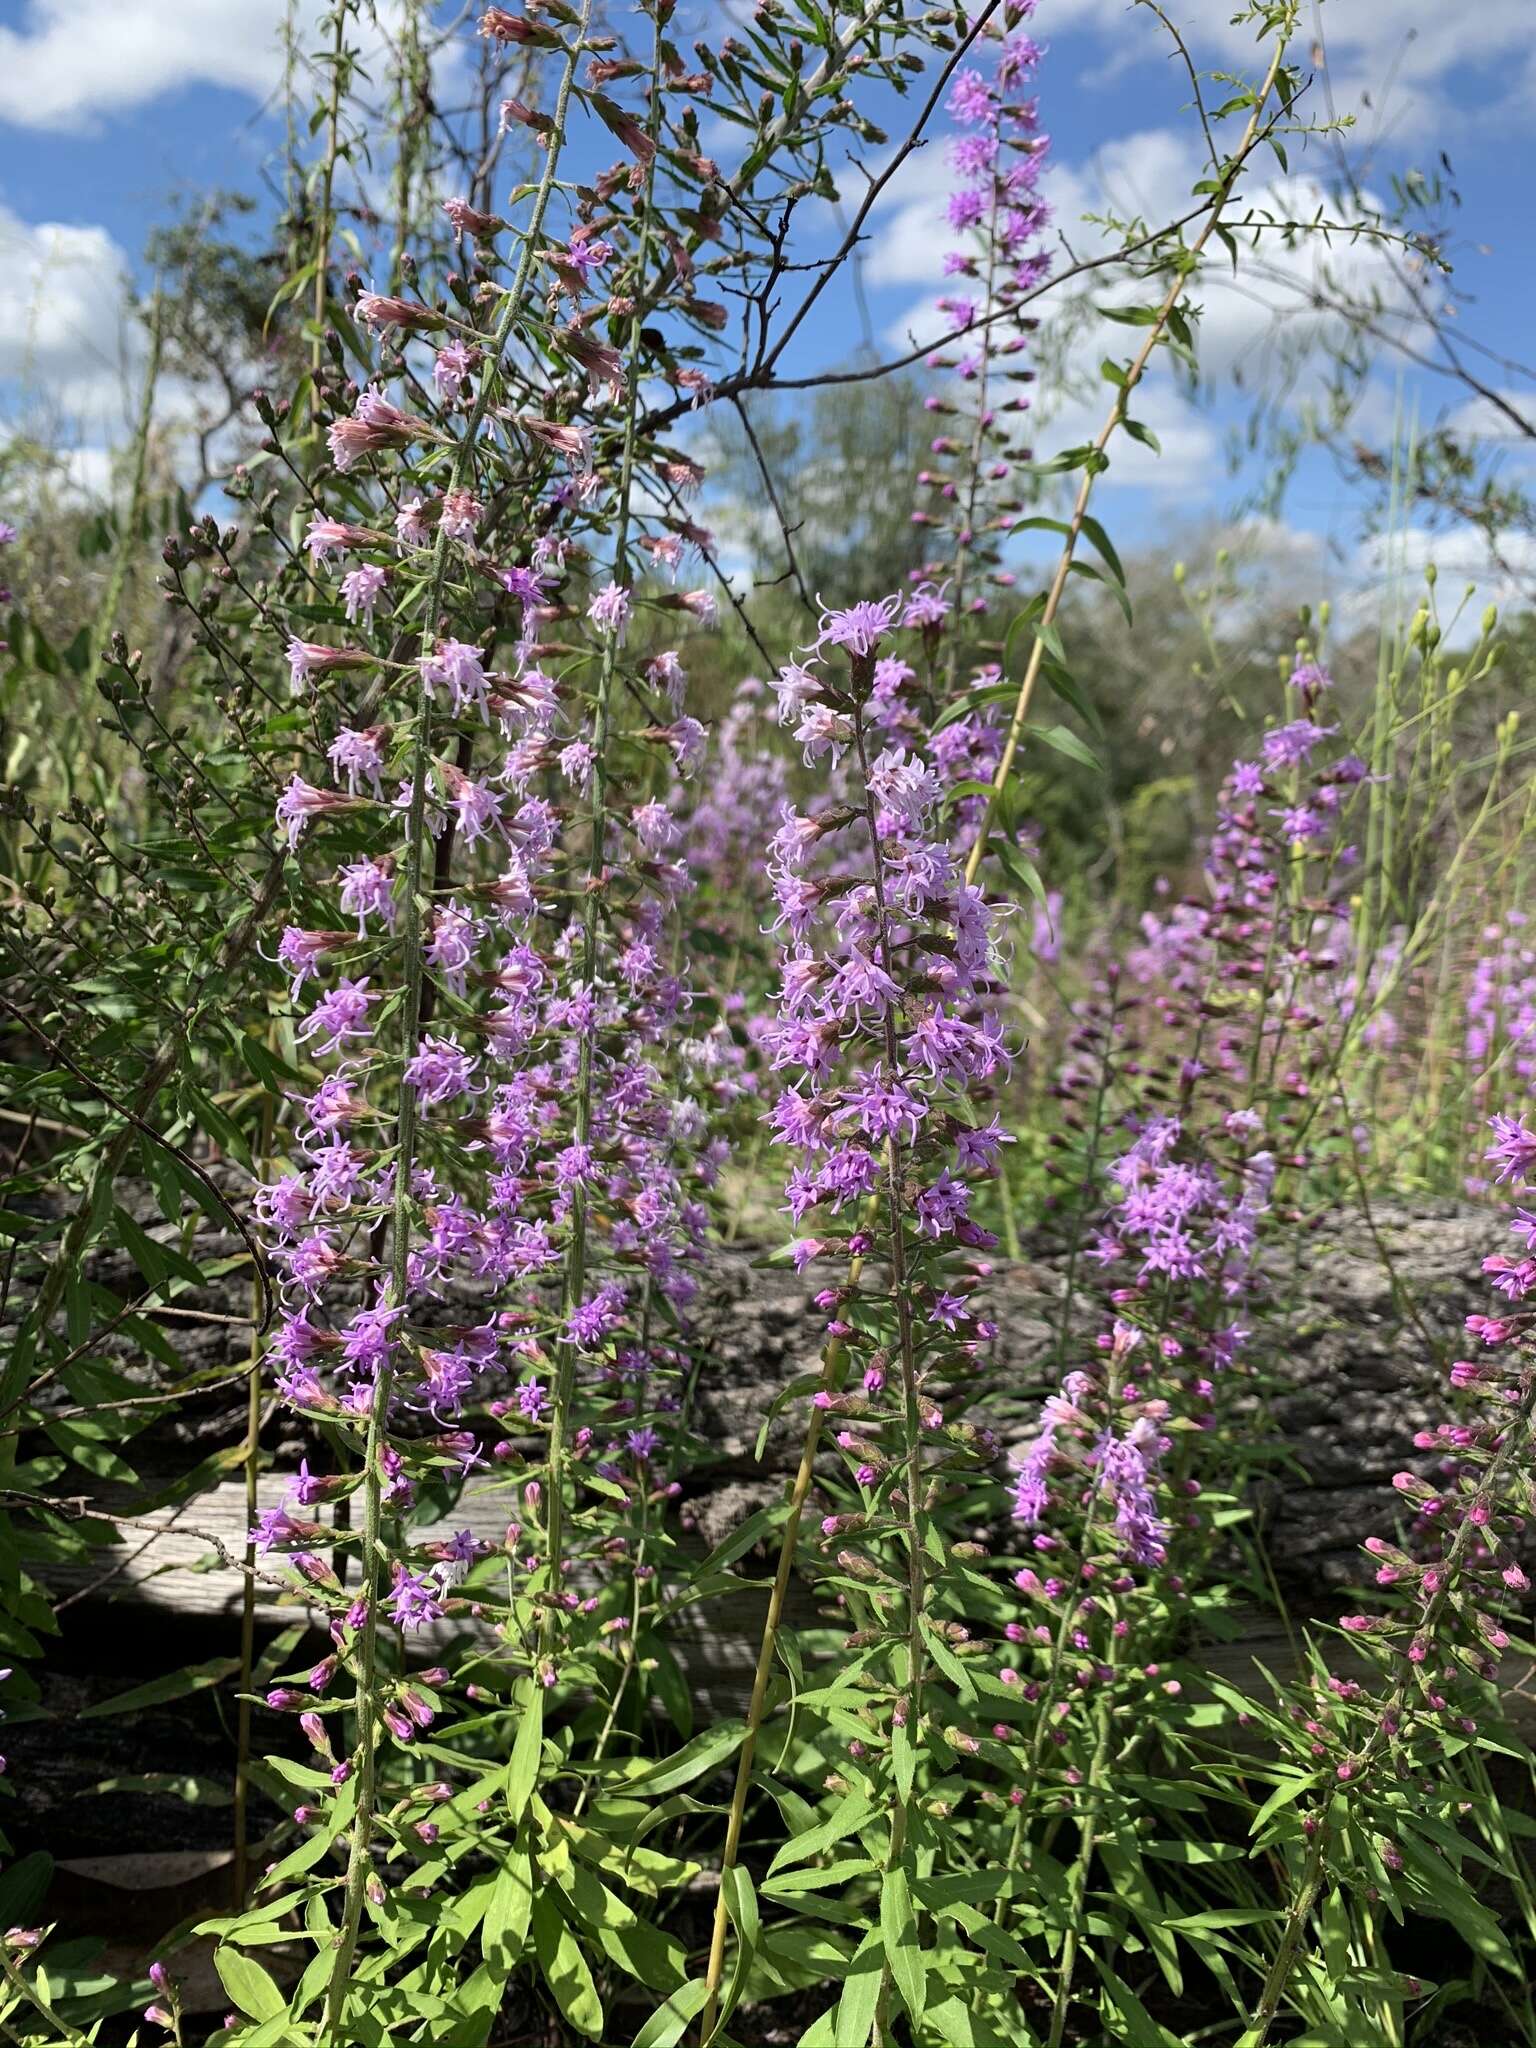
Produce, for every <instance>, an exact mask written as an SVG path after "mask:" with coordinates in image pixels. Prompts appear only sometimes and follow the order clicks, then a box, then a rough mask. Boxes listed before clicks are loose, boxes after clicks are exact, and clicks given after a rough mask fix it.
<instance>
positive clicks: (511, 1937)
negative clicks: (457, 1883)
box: [480, 1849, 533, 1969]
mask: <svg viewBox="0 0 1536 2048" xmlns="http://www.w3.org/2000/svg"><path fill="white" fill-rule="evenodd" d="M532 1916H533V1858H532V1857H531V1856H530V1855H529V1854H528V1852H527V1850H526V1849H514V1850H513V1851H512V1853H511V1855H510V1856H509V1857H508V1858H507V1860H506V1862H505V1863H504V1864H503V1865H502V1866H501V1869H500V1870H499V1871H498V1872H497V1873H496V1883H495V1886H494V1887H493V1889H492V1891H491V1902H490V1904H489V1905H488V1906H487V1907H486V1909H485V1919H484V1921H483V1922H482V1923H481V1928H480V1953H481V1954H482V1955H483V1956H484V1957H485V1960H486V1961H487V1962H488V1963H493V1964H495V1965H497V1966H498V1967H500V1968H504V1969H511V1967H512V1966H513V1964H514V1963H515V1962H516V1961H517V1959H518V1957H519V1956H520V1955H521V1954H522V1952H523V1949H524V1947H525V1946H526V1944H527V1940H528V1928H529V1924H530V1921H531V1919H532Z"/></svg>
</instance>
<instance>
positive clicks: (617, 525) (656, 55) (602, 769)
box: [540, 15, 662, 1656]
mask: <svg viewBox="0 0 1536 2048" xmlns="http://www.w3.org/2000/svg"><path fill="white" fill-rule="evenodd" d="M583 19H585V16H583ZM661 48H662V35H661V20H660V16H659V15H658V16H657V17H656V19H655V21H654V23H653V36H652V52H651V81H650V83H651V92H650V105H649V107H648V109H647V114H646V132H647V134H648V135H649V136H650V138H651V140H652V142H654V141H655V140H656V136H657V133H658V131H659V129H660V125H661V61H662V60H661ZM659 154H660V152H659V151H656V150H653V152H652V154H651V157H650V160H649V162H648V163H647V165H646V169H645V188H644V193H643V196H642V198H641V203H640V235H639V241H638V244H637V246H636V250H635V281H636V287H637V289H636V292H635V293H634V295H633V296H634V298H635V304H636V310H635V311H634V312H633V313H632V314H631V315H630V321H629V335H628V339H627V342H626V346H625V364H624V440H623V452H622V455H621V457H620V461H619V484H618V504H617V511H616V513H615V520H614V534H613V580H614V582H615V583H617V584H619V585H621V586H625V585H626V584H627V578H628V575H629V528H630V514H631V495H632V492H633V489H634V479H635V440H636V431H635V426H636V421H637V419H638V417H639V384H640V353H641V348H642V342H641V338H640V336H641V328H642V325H643V321H642V316H641V313H640V310H639V305H640V297H639V290H638V286H639V283H640V281H641V280H642V279H643V278H644V275H645V267H646V263H647V261H648V260H649V256H650V245H651V211H652V204H653V200H654V196H655V185H656V159H657V156H658V155H659ZM619 638H620V636H619V634H618V632H617V631H613V632H609V634H608V636H607V638H606V639H605V641H604V643H603V653H602V660H601V663H600V665H599V668H598V682H597V701H596V703H595V704H594V705H593V708H592V751H593V755H594V757H595V758H594V760H593V763H592V802H591V809H590V812H589V816H588V831H589V833H590V840H591V843H590V846H589V849H588V856H587V884H586V894H585V897H584V898H583V901H582V906H581V969H580V972H581V987H582V992H583V993H584V994H585V995H586V996H587V997H588V998H589V999H591V1000H595V997H596V989H597V941H598V927H599V924H600V922H601V901H602V890H603V879H604V868H605V865H606V852H607V836H608V831H607V828H608V744H609V719H610V711H611V707H612V701H613V680H614V675H615V673H616V671H617V668H618V660H619ZM592 1071H593V1032H592V1031H591V1030H588V1031H584V1032H583V1033H582V1037H581V1046H580V1049H579V1052H578V1054H577V1067H576V1100H575V1109H574V1114H573V1119H572V1123H573V1130H572V1136H573V1139H574V1141H575V1143H576V1144H577V1145H581V1146H584V1145H585V1144H586V1143H587V1141H588V1139H589V1137H590V1136H591V1132H592ZM586 1279H587V1191H586V1187H585V1185H584V1184H583V1183H582V1182H580V1181H577V1182H576V1183H575V1184H574V1185H573V1187H572V1189H571V1218H570V1232H569V1235H568V1237H567V1239H566V1253H565V1274H564V1284H563V1290H562V1298H561V1313H562V1321H563V1324H564V1328H563V1329H562V1332H561V1337H560V1342H559V1346H558V1350H557V1353H556V1359H557V1363H556V1369H555V1386H554V1400H553V1405H552V1409H551V1413H550V1423H549V1507H548V1517H547V1520H546V1523H545V1527H546V1530H547V1533H548V1541H549V1567H548V1575H547V1582H546V1588H545V1591H546V1595H547V1599H548V1604H547V1606H546V1607H545V1610H544V1622H543V1627H542V1629H541V1631H540V1635H541V1640H542V1644H543V1648H544V1653H545V1655H546V1656H547V1655H548V1652H549V1647H550V1643H551V1641H552V1640H553V1631H554V1624H555V1618H556V1614H557V1611H558V1605H559V1600H560V1595H561V1589H562V1587H563V1584H564V1579H565V1557H564V1549H565V1468H566V1459H567V1438H568V1436H569V1432H570V1423H571V1406H572V1402H573V1400H574V1398H575V1391H576V1346H575V1344H574V1343H573V1342H572V1340H571V1338H570V1336H569V1335H568V1334H567V1333H568V1330H569V1325H570V1319H571V1317H572V1316H573V1315H574V1314H575V1313H576V1311H577V1309H578V1308H579V1307H580V1306H581V1299H582V1295H583V1293H584V1291H585V1288H586Z"/></svg>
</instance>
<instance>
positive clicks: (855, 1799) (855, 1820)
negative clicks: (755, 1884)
mask: <svg viewBox="0 0 1536 2048" xmlns="http://www.w3.org/2000/svg"><path fill="white" fill-rule="evenodd" d="M874 1811H875V1806H874V1801H873V1800H871V1799H867V1798H866V1797H865V1795H864V1794H863V1793H862V1792H846V1793H844V1795H843V1797H842V1798H841V1799H840V1800H839V1801H838V1803H837V1805H836V1806H835V1807H834V1808H833V1809H832V1811H831V1813H830V1814H829V1815H828V1816H827V1818H826V1819H825V1820H824V1821H822V1822H821V1824H820V1826H818V1827H814V1828H810V1829H808V1830H807V1831H806V1833H805V1834H803V1835H794V1836H791V1838H790V1839H789V1841H787V1842H781V1843H780V1844H779V1847H778V1850H777V1852H776V1853H775V1855H774V1859H773V1861H772V1863H770V1864H769V1866H768V1875H769V1877H770V1878H772V1876H773V1875H774V1873H775V1871H779V1870H787V1869H788V1868H789V1867H790V1865H791V1864H794V1863H805V1862H807V1861H808V1860H809V1859H810V1858H811V1857H812V1856H819V1855H820V1854H821V1853H822V1851H823V1850H824V1849H830V1848H831V1847H832V1845H833V1843H834V1842H844V1841H846V1840H847V1839H848V1837H849V1836H850V1835H851V1834H853V1833H854V1832H855V1831H856V1830H857V1829H859V1828H861V1827H863V1825H864V1823H865V1822H866V1821H867V1820H869V1819H870V1817H871V1816H872V1815H873V1813H874Z"/></svg>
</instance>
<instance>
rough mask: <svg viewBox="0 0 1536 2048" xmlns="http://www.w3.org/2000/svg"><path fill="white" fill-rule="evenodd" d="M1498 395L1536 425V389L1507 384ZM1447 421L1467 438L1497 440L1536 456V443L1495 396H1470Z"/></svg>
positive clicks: (1499, 442) (1457, 432)
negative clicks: (1496, 400)
mask: <svg viewBox="0 0 1536 2048" xmlns="http://www.w3.org/2000/svg"><path fill="white" fill-rule="evenodd" d="M1498 396H1499V397H1500V398H1501V399H1502V400H1503V401H1504V403H1505V404H1506V405H1509V406H1513V408H1514V410H1515V411H1516V412H1517V413H1518V414H1519V415H1520V417H1521V419H1523V420H1526V421H1528V422H1530V423H1532V424H1533V425H1536V391H1532V390H1531V389H1530V387H1529V386H1528V385H1520V386H1514V385H1508V386H1506V387H1505V388H1504V389H1503V390H1501V391H1500V392H1499V393H1498ZM1445 424H1446V426H1447V427H1448V428H1449V430H1450V431H1451V432H1452V433H1453V434H1459V435H1460V436H1461V437H1462V438H1463V439H1464V440H1468V441H1486V442H1495V443H1497V444H1498V445H1499V446H1500V447H1506V448H1512V449H1518V450H1519V451H1520V452H1521V453H1522V454H1524V455H1526V456H1529V457H1531V458H1532V459H1536V442H1533V441H1532V439H1531V437H1530V435H1529V434H1528V433H1526V432H1524V430H1523V429H1522V428H1521V427H1520V426H1519V424H1518V423H1517V422H1516V421H1515V420H1512V419H1511V418H1510V416H1509V414H1508V413H1507V412H1505V411H1504V410H1503V409H1502V408H1501V407H1500V406H1499V405H1496V404H1495V403H1494V401H1493V399H1492V398H1472V399H1469V400H1468V401H1467V403H1466V404H1465V405H1459V406H1457V408H1456V410H1455V411H1454V412H1453V413H1451V414H1450V416H1449V417H1448V418H1447V420H1446V422H1445Z"/></svg>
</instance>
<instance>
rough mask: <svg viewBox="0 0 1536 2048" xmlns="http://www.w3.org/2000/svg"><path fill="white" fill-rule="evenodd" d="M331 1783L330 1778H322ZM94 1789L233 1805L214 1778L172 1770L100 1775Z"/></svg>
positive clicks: (227, 1791)
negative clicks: (136, 1774)
mask: <svg viewBox="0 0 1536 2048" xmlns="http://www.w3.org/2000/svg"><path fill="white" fill-rule="evenodd" d="M325 1782H326V1783H327V1784H329V1783H330V1780H329V1778H327V1779H326V1781H325ZM92 1789H93V1790H94V1791H96V1792H148V1793H152V1794H155V1795H158V1796H160V1797H169V1798H171V1799H184V1800H185V1801H186V1803H187V1805H188V1806H232V1805H233V1804H234V1794H233V1793H232V1792H231V1791H230V1789H229V1787H228V1786H227V1785H221V1784H220V1783H219V1782H218V1780H217V1779H216V1778H195V1777H191V1776H186V1777H180V1776H178V1775H177V1774H176V1773H175V1772H173V1771H152V1772H148V1773H146V1774H144V1775H143V1776H141V1777H136V1778H103V1779H102V1780H101V1782H100V1783H99V1784H97V1785H95V1786H93V1788H92Z"/></svg>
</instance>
